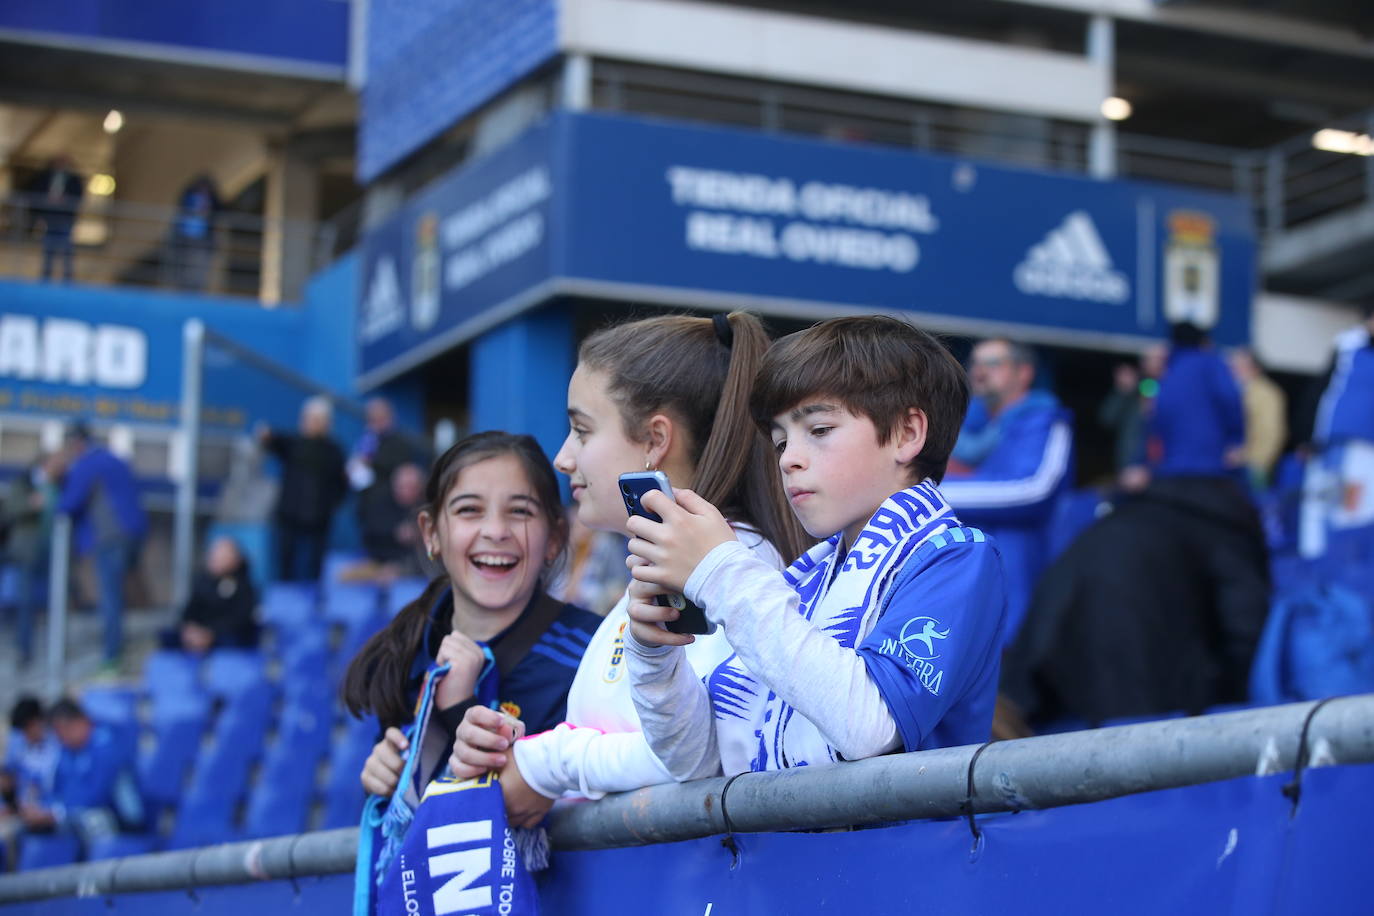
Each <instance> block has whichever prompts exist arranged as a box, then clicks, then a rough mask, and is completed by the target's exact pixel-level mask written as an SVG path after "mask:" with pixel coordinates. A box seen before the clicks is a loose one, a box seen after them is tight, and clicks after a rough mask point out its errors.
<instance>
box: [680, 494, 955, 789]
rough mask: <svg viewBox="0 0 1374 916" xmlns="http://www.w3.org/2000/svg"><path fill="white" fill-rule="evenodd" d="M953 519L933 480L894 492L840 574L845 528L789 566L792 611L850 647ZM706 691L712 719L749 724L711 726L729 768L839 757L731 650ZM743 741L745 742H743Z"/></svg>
mask: <svg viewBox="0 0 1374 916" xmlns="http://www.w3.org/2000/svg"><path fill="white" fill-rule="evenodd" d="M958 524H959V520H958V519H957V518H955V516H954V510H953V509H952V508H951V507H950V505H949V503H947V502H945V498H944V497H943V496H941V495H940V491H939V490H938V489H936V487H935V484H934V482H933V481H930V480H926V481H923V482H922V483H919V484H917V485H915V486H913V487H908V488H907V489H905V490H899V491H898V492H896V493H894V494H892V495H891V496H889V497H888V498H887V499H886V500H884V501H883V504H882V505H881V506H879V507H878V511H876V512H874V513H873V517H872V518H870V519H869V521H868V524H867V525H865V526H864V529H863V531H861V532H860V533H859V536H858V537H857V538H855V540H854V544H853V545H852V546H851V547H850V548H849V551H848V552H847V553H846V554H845V555H844V557H843V560H842V562H841V563H840V568H839V569H838V571H836V570H835V568H834V567H835V563H836V560H837V558H838V551H839V544H840V539H841V538H842V537H843V536H844V533H843V532H838V533H836V534H834V535H832V536H831V537H829V538H827V539H826V540H824V541H822V542H821V543H819V544H817V545H816V546H814V547H812V548H811V549H810V550H808V551H807V552H806V553H804V554H802V555H801V556H800V557H798V558H797V560H796V561H795V562H793V563H792V565H791V566H789V567H787V569H786V570H785V571H784V572H783V576H784V577H785V578H786V579H787V582H788V584H789V585H791V586H792V587H793V588H794V589H796V591H797V595H798V596H799V598H800V603H799V604H798V606H797V612H798V613H800V614H801V615H802V616H803V617H805V618H806V619H807V620H810V621H811V622H812V624H813V625H814V626H815V627H816V629H818V630H820V631H821V632H823V633H826V634H827V635H829V636H831V637H832V638H834V639H835V640H836V641H837V642H839V644H840V645H842V646H844V647H845V648H848V649H853V648H855V647H856V646H857V645H858V644H859V643H860V641H862V639H863V638H864V637H865V636H867V635H868V633H869V632H870V631H871V630H872V629H873V625H874V624H875V623H876V622H877V616H878V611H879V609H880V608H881V607H882V603H883V602H882V599H883V596H884V594H885V592H886V590H887V588H888V586H889V585H891V583H892V580H893V577H894V576H895V574H896V573H897V571H898V570H900V569H901V568H902V564H903V563H905V562H906V559H907V558H908V557H909V556H911V554H912V552H913V551H915V550H916V548H917V547H919V546H920V545H921V544H924V543H925V542H926V541H927V540H929V539H930V538H932V537H934V536H935V535H937V534H939V533H941V532H943V531H944V530H945V529H947V528H950V527H954V526H957V525H958ZM707 688H708V690H709V692H710V694H711V705H712V707H713V708H714V710H715V714H716V718H717V719H719V720H725V719H729V718H737V719H742V720H744V721H746V722H752V723H754V725H755V728H754V731H753V736H752V739H750V738H749V737H748V736H747V733H743V734H742V733H741V732H740V731H739V730H737V729H733V728H730V729H718V730H717V731H718V734H719V737H720V753H721V760H722V761H724V762H725V765H726V770H727V772H728V771H729V770H731V769H732V761H733V762H739V761H743V760H748V761H749V769H751V770H755V771H757V770H777V769H783V768H785V767H795V766H807V765H808V764H816V763H831V762H833V761H835V760H837V759H839V758H838V755H837V752H836V751H835V749H834V748H833V747H831V746H830V745H829V743H828V742H827V741H826V740H825V737H824V736H823V735H822V734H821V733H820V730H819V729H817V728H816V726H815V725H813V724H811V722H809V721H808V720H807V719H805V718H804V717H802V716H800V715H797V711H796V709H794V708H793V707H792V706H791V705H789V704H788V703H786V702H784V701H783V700H782V699H781V698H780V697H778V696H777V695H776V694H775V693H773V691H771V690H769V689H768V687H767V685H765V684H760V683H759V682H758V681H756V680H755V679H754V678H753V677H752V676H751V675H750V674H749V673H748V672H747V671H746V670H745V669H744V663H743V661H742V660H741V659H740V658H739V657H738V656H735V655H732V656H731V657H730V658H728V659H726V660H725V661H724V662H723V663H722V664H721V665H720V666H719V667H717V668H716V670H715V671H714V672H712V673H711V675H710V676H709V677H708V678H707ZM745 740H748V741H750V746H748V747H744V746H742V744H741V742H742V741H745ZM732 745H733V746H732ZM735 768H737V767H735Z"/></svg>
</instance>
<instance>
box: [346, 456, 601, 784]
mask: <svg viewBox="0 0 1374 916" xmlns="http://www.w3.org/2000/svg"><path fill="white" fill-rule="evenodd" d="M419 523H420V534H421V536H422V538H423V542H424V547H425V552H426V553H427V554H428V556H429V559H430V561H431V562H433V563H438V564H439V565H441V566H442V567H443V574H442V575H439V576H437V577H435V579H434V580H433V581H432V582H431V583H430V585H429V587H428V588H427V589H425V592H424V594H422V595H421V596H420V597H419V598H417V599H416V600H415V601H412V602H411V603H410V604H408V605H406V607H405V608H403V609H402V610H401V612H400V613H399V614H397V615H396V617H395V618H394V619H393V620H392V621H391V623H390V624H389V625H388V626H387V627H386V628H385V629H383V630H381V631H380V632H378V633H377V634H376V635H375V636H373V637H372V638H371V639H370V640H368V642H367V643H366V644H365V645H364V646H363V648H362V650H361V651H360V652H359V653H358V655H357V657H355V658H354V659H353V661H352V662H350V663H349V666H348V672H347V674H346V675H345V676H344V683H343V688H342V694H343V701H344V704H345V705H346V706H347V707H348V710H349V711H350V712H351V713H353V715H355V716H361V715H362V714H364V713H369V712H370V713H372V714H374V715H376V716H377V718H378V720H379V721H380V722H381V725H382V728H383V729H385V734H384V735H383V737H382V740H381V741H379V742H378V743H377V745H376V746H375V747H374V748H373V749H372V754H371V755H370V756H369V757H368V759H367V763H366V764H365V765H364V767H363V772H362V776H361V780H362V784H363V788H364V789H366V790H367V791H368V792H369V793H371V794H373V795H381V796H389V795H391V793H392V792H393V791H394V790H395V788H396V782H397V779H398V778H399V777H400V774H401V769H402V767H403V765H404V760H403V756H402V755H403V753H404V752H405V751H406V750H407V748H408V747H409V742H408V741H407V739H406V737H405V735H404V734H403V733H402V731H401V727H402V726H404V725H406V724H407V723H409V722H410V721H411V719H413V718H414V714H415V701H416V697H417V694H418V691H419V687H420V681H421V679H422V678H423V676H424V673H425V670H426V669H427V668H428V667H429V664H430V663H431V662H438V663H441V664H442V663H447V664H448V665H449V666H450V667H449V673H448V674H447V675H446V676H445V677H444V678H443V679H442V680H441V681H440V682H439V687H438V689H437V692H436V695H435V709H436V710H437V719H436V721H437V722H440V723H443V727H442V728H431V729H429V730H428V731H427V732H426V737H425V747H424V748H423V749H422V752H423V756H422V757H421V761H422V763H423V764H424V765H425V766H426V767H427V768H428V769H429V770H430V772H428V773H425V774H423V775H424V778H425V782H426V783H427V782H428V780H429V779H430V777H431V776H432V775H435V773H434V771H435V770H437V768H438V767H439V766H441V765H442V764H443V762H444V759H445V758H446V757H447V756H448V754H449V748H450V747H451V745H452V743H453V735H454V732H455V730H456V729H457V727H458V724H459V723H460V722H461V721H462V717H463V713H464V712H465V711H466V710H467V709H468V708H469V707H471V706H475V705H482V706H489V705H497V704H499V705H500V706H501V708H503V709H507V710H509V711H511V712H512V713H515V714H517V715H519V716H520V717H522V718H523V720H524V721H525V722H527V723H529V726H530V727H532V728H552V727H553V726H554V725H556V724H557V723H558V722H561V721H562V720H563V718H564V712H563V711H564V707H565V705H566V700H567V695H568V687H569V685H570V684H571V683H572V678H573V674H574V672H575V671H576V669H577V664H578V660H579V659H580V658H581V655H582V650H583V649H584V648H585V646H586V645H587V642H588V640H589V639H590V637H591V634H592V633H593V632H594V631H595V630H596V627H597V625H598V624H599V623H600V622H601V621H600V620H599V619H598V618H597V617H596V616H595V615H594V614H591V613H588V612H587V611H584V610H582V609H581V608H577V607H574V606H573V605H570V604H562V603H561V602H557V601H554V600H553V599H552V598H550V597H549V596H548V595H547V594H546V593H545V587H546V586H547V585H548V582H549V579H550V572H551V570H552V569H554V568H555V567H556V566H557V563H558V560H559V558H560V557H561V556H562V554H563V548H564V545H565V544H566V542H567V539H568V526H567V520H566V519H565V518H564V516H563V511H562V504H561V499H560V497H559V492H558V479H557V477H556V476H555V475H554V471H553V468H552V466H550V464H549V459H548V458H547V457H545V455H544V452H543V450H541V449H540V448H539V444H538V443H537V442H535V441H534V439H532V438H530V437H529V436H516V435H511V434H510V433H503V432H484V433H476V434H474V435H471V436H468V437H466V438H464V439H462V440H460V441H459V442H457V443H456V444H454V446H453V447H452V448H450V449H449V450H448V451H446V452H444V454H443V455H441V456H440V457H439V459H438V460H437V461H436V462H435V463H434V467H433V468H432V469H431V470H430V473H429V480H428V482H427V483H426V486H425V500H424V508H423V509H422V510H421V512H420V515H419ZM517 711H518V712H517ZM431 744H432V745H433V746H431Z"/></svg>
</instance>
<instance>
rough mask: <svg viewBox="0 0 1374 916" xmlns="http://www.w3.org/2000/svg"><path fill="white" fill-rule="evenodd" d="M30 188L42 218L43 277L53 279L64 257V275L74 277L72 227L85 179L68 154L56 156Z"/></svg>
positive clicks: (37, 214)
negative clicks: (77, 170) (58, 264)
mask: <svg viewBox="0 0 1374 916" xmlns="http://www.w3.org/2000/svg"><path fill="white" fill-rule="evenodd" d="M29 190H30V192H31V195H32V200H33V215H34V216H35V217H37V218H38V219H40V220H42V221H43V269H42V271H41V273H40V277H41V279H44V280H49V279H53V278H54V276H55V274H54V269H53V263H54V261H56V260H57V259H59V258H60V259H61V260H62V279H64V280H66V281H67V282H68V283H70V282H71V279H72V255H73V250H72V229H73V228H74V227H75V226H76V211H77V208H79V207H80V206H81V196H82V194H83V193H84V192H85V182H84V181H83V180H82V178H81V176H80V175H78V174H77V173H76V171H75V169H73V168H72V161H71V159H70V158H68V157H67V156H54V157H53V158H52V160H51V161H49V163H48V167H47V168H46V169H44V170H43V171H42V172H39V173H38V176H37V177H36V178H35V179H34V181H33V184H32V185H30V187H29Z"/></svg>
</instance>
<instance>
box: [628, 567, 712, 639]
mask: <svg viewBox="0 0 1374 916" xmlns="http://www.w3.org/2000/svg"><path fill="white" fill-rule="evenodd" d="M625 565H627V566H629V567H630V572H631V574H633V573H634V570H635V568H636V567H639V566H643V565H645V562H644V561H643V560H641V559H640V558H639V557H637V556H635V555H634V554H630V556H629V557H627V558H626V559H625ZM627 591H628V592H629V595H630V605H629V609H628V610H629V614H630V632H631V633H632V634H634V638H635V640H636V641H638V642H639V643H640V644H641V645H645V646H686V645H690V644H691V643H693V642H695V641H696V637H695V636H692V635H691V634H690V633H669V632H668V631H667V630H665V629H664V628H663V624H665V623H667V622H668V621H670V620H677V619H678V617H679V616H680V614H679V612H678V611H677V610H675V609H674V608H671V607H668V606H667V605H659V604H655V603H654V598H655V597H657V596H658V595H664V594H667V590H666V589H664V588H663V587H662V586H659V585H654V584H653V583H651V582H640V581H639V580H638V579H632V580H631V581H630V587H629V589H627Z"/></svg>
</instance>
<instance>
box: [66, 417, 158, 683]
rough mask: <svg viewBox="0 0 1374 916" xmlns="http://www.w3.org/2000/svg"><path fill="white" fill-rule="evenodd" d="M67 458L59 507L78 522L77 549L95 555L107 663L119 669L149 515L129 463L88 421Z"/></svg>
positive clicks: (71, 441)
mask: <svg viewBox="0 0 1374 916" xmlns="http://www.w3.org/2000/svg"><path fill="white" fill-rule="evenodd" d="M67 463H68V471H67V474H66V478H65V479H64V481H63V484H62V496H61V499H60V501H59V503H58V510H59V511H60V512H63V513H66V514H67V515H70V516H71V517H72V521H73V522H74V523H75V526H76V546H77V550H78V551H79V552H80V553H82V554H85V555H90V556H92V557H94V559H95V569H96V578H97V580H98V581H99V584H100V597H99V600H98V604H99V608H100V614H101V617H102V619H103V620H104V625H105V637H104V648H105V667H106V669H107V670H110V669H115V668H117V667H118V664H119V656H120V653H121V651H122V650H123V646H124V629H123V627H124V579H125V576H126V575H127V574H128V572H129V570H131V569H132V568H133V567H134V565H135V564H136V563H137V562H138V551H139V547H140V546H141V545H142V542H143V536H144V535H145V534H147V532H148V519H147V516H145V515H144V514H143V507H142V506H140V505H139V495H138V484H137V483H136V482H135V481H134V475H133V472H132V471H131V470H130V469H129V465H128V464H126V463H125V462H124V460H123V459H121V458H119V457H118V456H116V455H115V454H114V453H113V452H111V451H110V450H109V449H107V448H105V447H104V446H102V445H98V444H96V443H95V442H94V441H92V439H91V433H90V430H89V429H88V428H87V427H86V426H84V425H77V426H76V427H75V428H73V430H72V432H71V435H70V436H69V437H68V444H67Z"/></svg>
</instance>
